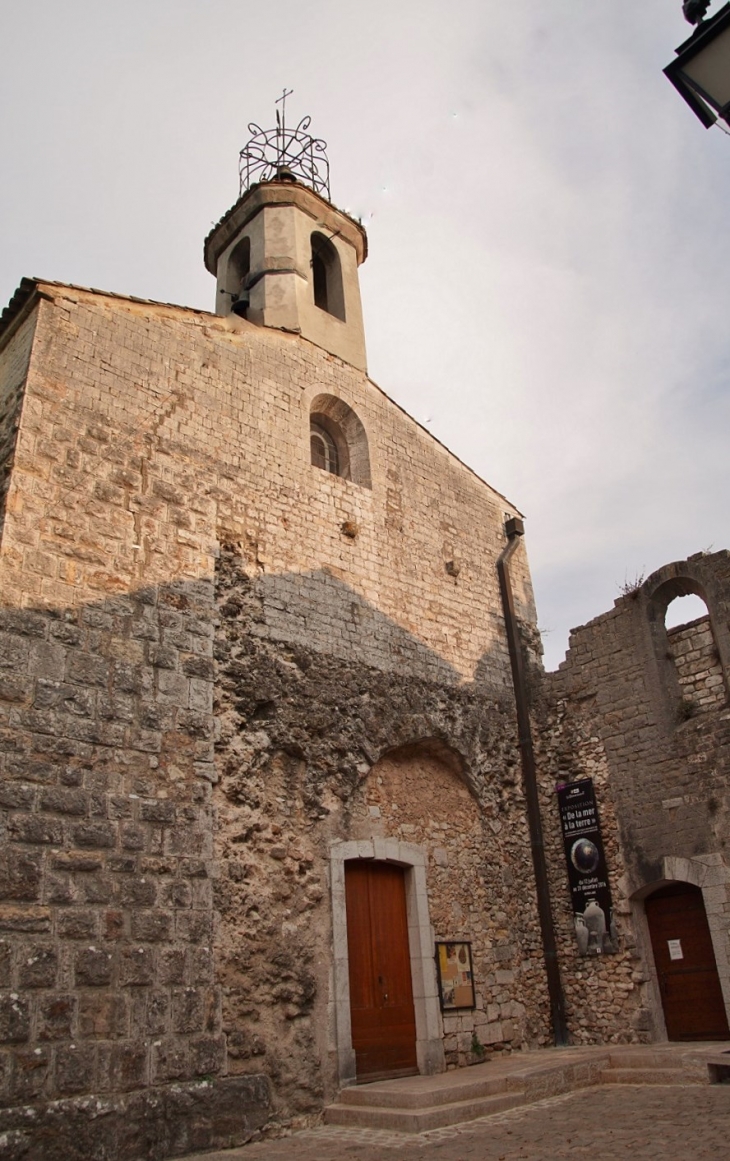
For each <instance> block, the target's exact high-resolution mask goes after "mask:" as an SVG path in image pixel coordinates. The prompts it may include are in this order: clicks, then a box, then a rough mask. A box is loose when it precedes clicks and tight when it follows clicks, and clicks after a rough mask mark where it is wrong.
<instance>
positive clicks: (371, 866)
mask: <svg viewBox="0 0 730 1161" xmlns="http://www.w3.org/2000/svg"><path fill="white" fill-rule="evenodd" d="M345 895H346V902H347V949H348V959H349V967H350V1011H351V1015H352V1045H353V1048H354V1049H355V1054H356V1057H357V1077H358V1080H374V1079H375V1078H376V1077H381V1076H393V1075H394V1074H398V1075H404V1074H408V1073H413V1072H417V1071H418V1068H417V1065H416V1016H415V1012H414V1009H413V986H412V983H411V958H410V952H409V948H408V920H407V915H406V890H405V872H404V870H403V869H402V868H401V867H395V866H392V865H391V864H389V863H377V862H375V861H373V862H370V861H367V862H365V861H360V860H358V862H353V863H345Z"/></svg>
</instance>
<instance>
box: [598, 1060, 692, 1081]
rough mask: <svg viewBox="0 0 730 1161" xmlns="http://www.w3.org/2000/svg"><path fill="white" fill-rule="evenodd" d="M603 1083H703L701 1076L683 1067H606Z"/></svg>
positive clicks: (603, 1072) (601, 1076)
mask: <svg viewBox="0 0 730 1161" xmlns="http://www.w3.org/2000/svg"><path fill="white" fill-rule="evenodd" d="M600 1080H601V1084H670V1085H671V1084H675V1085H676V1084H701V1083H702V1081H701V1079H700V1078H697V1077H695V1076H694V1075H693V1074H692V1073H687V1072H686V1071H685V1070H684V1069H683V1068H671V1067H667V1066H665V1065H662V1066H661V1067H659V1068H634V1067H631V1068H613V1067H612V1068H604V1069H603V1071H602V1072H601V1074H600Z"/></svg>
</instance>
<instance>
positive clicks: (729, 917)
mask: <svg viewBox="0 0 730 1161" xmlns="http://www.w3.org/2000/svg"><path fill="white" fill-rule="evenodd" d="M687 592H696V593H698V594H699V595H701V596H702V597H703V599H704V600H705V601H706V603H707V605H708V608H709V611H710V617H711V623H712V631H710V630H709V628H708V622H707V620H706V619H702V620H701V621H699V622H697V623H695V624H693V625H689V626H684V627H681V628H680V629H677V630H670V631H669V633H667V631H666V630H665V628H664V614H665V610H666V607H667V603H668V602H669V600H671V599H672V598H673V597H674V596H677V595H683V594H685V593H687ZM729 614H730V554H729V553H727V552H718V553H712V554H708V553H700V554H698V555H697V556H693V557H690V558H689V559H688V560H687V561H681V562H678V563H675V564H672V565H668V566H666V568H664V569H660V570H659V571H658V572H657V573H655V574H653V576H651V577H649V578H648V579H647V580H646V581H645V582H644V583H643V585H641V586H639V587H637V589H636V590H635V591H634V592H631V593H627V594H626V595H624V596H622V597H620V598H619V599H618V600H617V601H616V602H615V605H614V608H613V609H612V610H611V611H610V612H608V613H606V614H604V615H603V616H601V617H598V618H596V619H595V620H594V621H591V622H589V623H588V624H587V625H584V626H582V627H581V628H579V629H576V630H574V631H573V633H572V634H571V641H570V649H569V651H568V654H567V657H566V659H565V661H564V663H563V664H562V665H561V666H560V669H559V671H558V673H556V674H550V675H548V677H547V679H546V684H545V688H546V690H547V691H548V696H547V700H548V705H549V706H550V710H549V713H550V719H549V721H550V728H549V731H548V733H547V734H546V735H545V739H544V740H545V746H546V750H545V753H546V756H547V766H546V769H548V770H552V771H554V772H555V773H557V774H560V775H562V776H563V777H565V776H566V775H567V777H568V779H569V780H570V779H573V778H579V777H584V776H586V775H590V776H591V777H593V778H594V779H596V785H597V791H598V800H599V809H600V811H601V816H602V821H603V830H604V838H605V840H606V843H607V857H608V865H609V872H610V874H611V876H612V888H613V896H614V903H618V907H619V913H620V917H621V928H622V933H623V934H622V948H624V949H625V950H626V951H627V952H628V953H629V960H630V961H631V962H632V963H633V970H632V972H631V976H630V978H629V977H628V976H627V975H624V978H623V986H624V988H628V986H629V985H630V984H634V985H638V988H635V989H634V994H633V996H632V994H631V992H630V991H627V995H626V1000H625V1003H624V1004H623V1006H622V1009H621V1010H620V1011H617V1012H616V1013H615V1015H616V1018H617V1020H619V1022H620V1020H622V1019H625V1021H626V1028H627V1030H628V1029H633V1030H635V1031H636V1032H639V1033H641V1034H642V1035H643V1033H644V1032H647V1033H648V1034H649V1035H651V1036H652V1037H655V1036H657V1035H661V1034H662V1030H663V1018H662V1016H661V1004H660V1002H659V998H658V993H657V992H656V990H655V983H654V978H653V959H652V956H651V952H650V949H649V947H648V939H647V931H646V927H645V919H644V916H643V909H642V906H641V902H640V899H641V896H642V894H644V893H646V892H647V891H648V890H650V889H651V888H652V887H653V886H660V885H662V883H665V882H669V881H672V880H674V879H686V880H687V881H689V882H692V883H694V884H695V885H698V886H702V887H703V888H704V892H703V893H704V899H705V906H706V910H707V914H708V919H709V922H710V929H711V932H712V936H713V945H714V949H715V956H716V960H717V964H718V971H719V974H720V979H721V983H722V984H723V987H724V988H725V992H726V1000H727V1002H728V1005H729V1006H730V869H729V864H730V858H729V857H728V848H729V844H730V825H729V824H730V789H729V786H730V780H729V775H730V706H729V705H728V702H727V698H726V697H725V696H724V693H725V689H726V688H727V687H726V682H727V675H728V673H729V672H730V631H729ZM718 678H719V680H718ZM688 704H689V709H688ZM551 754H552V757H551ZM561 755H562V756H563V757H562V758H561ZM551 777H552V775H551ZM548 789H549V787H548V785H547V782H546V786H545V791H546V794H545V817H546V818H550V817H552V818H553V820H554V824H553V828H552V829H553V832H554V840H555V843H556V844H557V836H558V819H557V810H556V809H555V808H554V807H553V809H552V811H551V808H550V806H549V805H548V801H547V791H548ZM556 857H557V856H556ZM564 882H565V881H564ZM563 890H566V888H565V886H564V887H563ZM556 898H559V894H558V893H557V891H556ZM575 966H576V968H582V970H583V973H584V978H586V979H587V980H588V981H589V984H590V987H591V988H593V989H596V988H597V987H598V986H599V980H600V978H601V976H602V974H605V973H606V972H608V971H611V972H613V973H614V976H615V978H616V980H617V981H618V975H616V973H617V972H618V973H619V975H620V972H621V971H622V970H623V969H621V968H620V967H618V968H617V967H616V961H615V957H612V959H611V961H610V962H609V960H608V958H607V959H606V961H605V962H604V963H596V962H595V961H593V962H590V963H589V962H587V961H583V963H582V964H581V961H580V960H578V959H575ZM625 967H626V970H628V967H629V962H628V961H627V963H626V965H625ZM618 987H619V983H618V982H617V983H616V988H617V989H618ZM593 994H594V995H595V994H597V993H596V991H595V990H594V992H593ZM630 1034H633V1033H630Z"/></svg>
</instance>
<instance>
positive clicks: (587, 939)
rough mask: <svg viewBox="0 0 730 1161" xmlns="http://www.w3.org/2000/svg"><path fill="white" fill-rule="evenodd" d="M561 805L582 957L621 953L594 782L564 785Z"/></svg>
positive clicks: (576, 931)
mask: <svg viewBox="0 0 730 1161" xmlns="http://www.w3.org/2000/svg"><path fill="white" fill-rule="evenodd" d="M558 804H559V807H560V822H561V825H562V828H563V841H564V845H565V861H566V863H567V865H568V881H569V883H570V893H571V897H572V900H573V915H574V917H575V937H576V940H577V942H578V950H579V951H580V953H581V955H605V954H607V953H610V952H614V951H618V944H617V940H616V927H615V924H614V919H613V906H612V904H611V890H610V887H609V885H608V872H607V870H606V857H605V855H604V853H603V840H602V838H601V826H600V823H599V821H598V809H597V807H596V796H595V794H594V792H593V780H592V779H591V778H583V779H581V781H580V782H570V783H568V785H567V786H561V787H560V788H559V790H558Z"/></svg>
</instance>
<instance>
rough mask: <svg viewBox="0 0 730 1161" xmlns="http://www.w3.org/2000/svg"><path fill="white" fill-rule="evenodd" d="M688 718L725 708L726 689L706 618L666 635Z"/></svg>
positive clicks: (707, 618) (712, 635)
mask: <svg viewBox="0 0 730 1161" xmlns="http://www.w3.org/2000/svg"><path fill="white" fill-rule="evenodd" d="M667 637H668V638H669V649H670V652H671V654H672V657H673V659H674V663H675V665H676V668H677V676H678V678H679V685H680V688H681V691H682V699H683V703H684V705H685V706H686V707H687V710H686V711H685V712H687V716H688V717H691V716H692V713H693V712H702V711H703V710H708V709H717V708H720V707H722V706H724V705H726V704H727V687H726V684H725V677H724V674H723V671H722V664H721V662H720V655H719V653H718V650H717V645H716V644H715V637H714V634H713V632H712V625H711V623H710V618H709V617H700V618H699V619H698V620H696V621H692V622H691V624H689V625H678V626H677V627H676V628H675V629H670V630H669V631H668V632H667Z"/></svg>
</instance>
